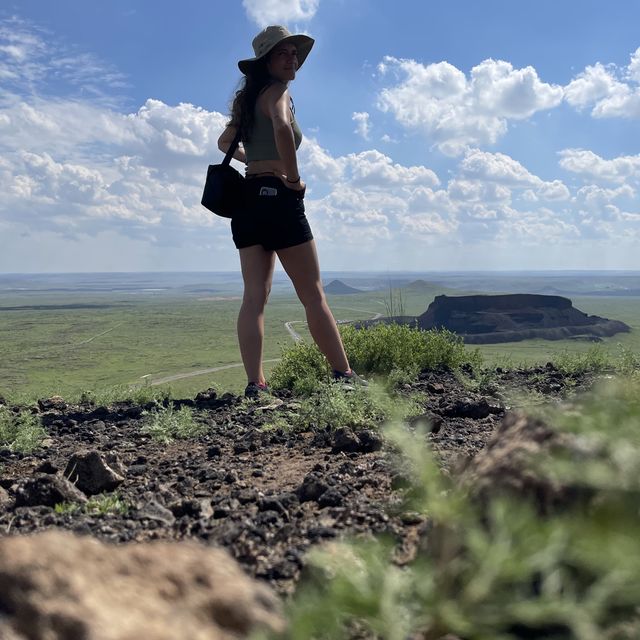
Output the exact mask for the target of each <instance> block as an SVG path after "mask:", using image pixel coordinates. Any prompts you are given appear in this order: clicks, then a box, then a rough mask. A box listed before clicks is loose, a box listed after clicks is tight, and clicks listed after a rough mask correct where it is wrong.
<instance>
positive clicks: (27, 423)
mask: <svg viewBox="0 0 640 640" xmlns="http://www.w3.org/2000/svg"><path fill="white" fill-rule="evenodd" d="M46 435H47V433H46V431H45V430H44V429H43V427H42V423H41V421H40V418H39V417H38V416H37V415H34V414H33V413H31V412H30V411H28V410H22V411H20V412H19V413H14V412H13V411H11V410H9V409H8V408H7V407H3V406H0V447H6V448H7V449H10V450H11V451H17V452H22V453H29V452H31V451H33V450H34V449H37V448H38V447H39V446H40V444H41V442H42V441H43V440H44V438H45V437H46Z"/></svg>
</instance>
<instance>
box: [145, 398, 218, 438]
mask: <svg viewBox="0 0 640 640" xmlns="http://www.w3.org/2000/svg"><path fill="white" fill-rule="evenodd" d="M144 416H145V420H144V424H143V426H142V433H146V434H149V435H150V436H151V437H152V438H153V439H154V440H157V441H158V442H164V443H169V442H172V441H173V440H174V439H176V438H195V437H197V436H199V435H202V434H203V433H205V432H206V431H207V426H206V425H205V424H202V423H199V422H196V421H195V420H194V418H193V411H192V410H191V409H190V408H189V407H185V406H183V407H180V409H178V410H176V409H174V408H173V406H169V407H158V408H156V409H153V410H152V411H148V412H145V414H144Z"/></svg>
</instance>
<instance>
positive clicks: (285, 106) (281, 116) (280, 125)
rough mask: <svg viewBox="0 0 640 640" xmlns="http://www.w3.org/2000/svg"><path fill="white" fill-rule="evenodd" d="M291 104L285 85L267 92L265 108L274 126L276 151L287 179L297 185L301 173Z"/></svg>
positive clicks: (276, 84)
mask: <svg viewBox="0 0 640 640" xmlns="http://www.w3.org/2000/svg"><path fill="white" fill-rule="evenodd" d="M289 104H290V100H289V91H288V90H287V88H286V86H285V85H284V84H281V83H275V84H273V85H271V86H270V87H269V88H268V89H267V91H265V108H266V110H267V114H268V116H269V117H270V118H271V124H272V125H273V135H274V137H275V141H276V149H277V150H278V154H279V155H280V160H282V163H283V164H284V169H285V173H286V177H287V179H288V180H289V181H290V182H294V183H295V181H296V180H298V178H299V177H300V173H299V171H298V159H297V157H296V144H295V139H294V137H293V129H292V128H291V116H290V111H289Z"/></svg>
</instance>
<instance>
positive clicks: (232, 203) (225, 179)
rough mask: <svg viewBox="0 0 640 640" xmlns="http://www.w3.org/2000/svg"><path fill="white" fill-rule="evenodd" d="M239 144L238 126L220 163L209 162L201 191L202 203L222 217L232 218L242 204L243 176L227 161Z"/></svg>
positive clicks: (229, 160)
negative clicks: (202, 190)
mask: <svg viewBox="0 0 640 640" xmlns="http://www.w3.org/2000/svg"><path fill="white" fill-rule="evenodd" d="M239 144H240V128H239V127H238V133H236V137H235V138H234V139H233V142H232V143H231V146H230V147H229V150H228V151H227V154H226V155H225V157H224V160H223V161H222V164H210V165H209V168H208V169H207V179H206V181H205V183H204V192H203V193H202V201H201V202H202V205H203V206H205V207H206V208H207V209H209V211H212V212H213V213H215V214H216V215H218V216H222V217H224V218H233V215H234V213H236V211H238V209H239V208H240V207H241V206H242V202H243V195H244V177H243V176H241V175H240V173H239V172H238V171H236V170H235V169H234V168H233V167H232V166H231V165H230V164H229V163H230V162H231V157H232V156H233V154H234V153H235V151H236V149H237V148H238V145H239Z"/></svg>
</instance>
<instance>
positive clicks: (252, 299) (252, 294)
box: [242, 287, 271, 310]
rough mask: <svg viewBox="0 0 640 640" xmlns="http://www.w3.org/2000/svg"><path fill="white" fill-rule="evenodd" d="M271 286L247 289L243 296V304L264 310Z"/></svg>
mask: <svg viewBox="0 0 640 640" xmlns="http://www.w3.org/2000/svg"><path fill="white" fill-rule="evenodd" d="M270 293H271V287H266V288H251V289H245V290H244V294H243V296H242V304H243V305H245V306H248V307H251V308H252V309H258V310H262V309H264V307H265V305H266V304H267V300H268V299H269V294H270Z"/></svg>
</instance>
